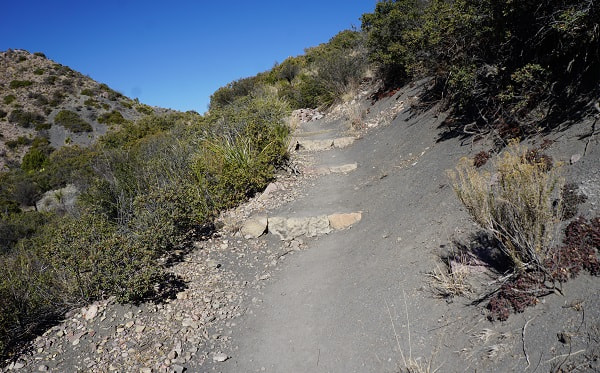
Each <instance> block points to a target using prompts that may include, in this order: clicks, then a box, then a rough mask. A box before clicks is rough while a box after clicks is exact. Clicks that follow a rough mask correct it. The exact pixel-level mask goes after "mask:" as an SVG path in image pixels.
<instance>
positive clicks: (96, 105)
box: [83, 98, 100, 109]
mask: <svg viewBox="0 0 600 373" xmlns="http://www.w3.org/2000/svg"><path fill="white" fill-rule="evenodd" d="M83 104H84V105H85V106H87V107H94V108H97V109H100V104H99V103H98V101H96V100H94V99H93V98H88V99H87V100H85V101H84V102H83Z"/></svg>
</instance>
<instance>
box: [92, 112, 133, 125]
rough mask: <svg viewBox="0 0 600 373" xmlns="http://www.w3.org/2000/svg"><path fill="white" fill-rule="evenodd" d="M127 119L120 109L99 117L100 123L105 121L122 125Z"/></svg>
mask: <svg viewBox="0 0 600 373" xmlns="http://www.w3.org/2000/svg"><path fill="white" fill-rule="evenodd" d="M126 122H127V120H126V119H125V118H123V114H121V112H120V111H118V110H113V111H111V112H110V113H104V114H102V115H100V116H99V117H98V123H104V124H106V125H109V126H110V125H120V124H124V123H126Z"/></svg>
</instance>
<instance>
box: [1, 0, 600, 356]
mask: <svg viewBox="0 0 600 373" xmlns="http://www.w3.org/2000/svg"><path fill="white" fill-rule="evenodd" d="M599 19H600V6H599V5H598V4H597V3H596V2H593V1H559V2H542V3H539V2H525V3H523V2H512V1H499V2H498V1H496V2H492V1H475V0H450V1H442V0H439V1H438V0H434V1H416V0H412V1H410V0H400V1H381V2H379V3H377V5H376V8H375V10H374V12H373V13H369V14H365V15H363V17H362V29H361V30H360V31H348V30H347V31H342V32H340V33H339V34H338V35H336V36H334V37H333V38H332V39H331V40H330V41H329V42H328V43H325V44H322V45H319V46H316V47H313V48H309V49H307V50H306V52H305V54H304V55H301V56H296V57H290V58H288V59H286V60H285V61H283V62H282V63H280V64H276V65H275V66H274V67H273V68H272V69H271V70H269V71H266V72H263V73H259V74H257V75H256V76H253V77H248V78H243V79H239V80H236V81H234V82H231V83H229V84H227V85H226V86H224V87H222V88H220V89H218V90H217V91H216V92H215V93H214V94H213V95H212V96H211V102H210V107H209V111H208V113H207V114H206V115H204V116H201V115H199V114H197V113H195V112H187V113H178V112H172V111H166V110H162V111H161V110H158V109H155V108H150V107H148V106H146V105H142V104H139V103H138V102H136V101H134V100H131V99H128V98H126V97H124V96H123V95H121V94H119V93H118V92H115V91H113V90H112V89H110V88H108V87H107V86H106V85H103V84H98V83H96V82H93V81H92V80H91V79H89V78H85V77H83V76H82V75H81V74H79V73H76V72H73V71H72V70H70V69H69V68H67V67H64V66H61V65H58V64H54V63H52V62H51V61H49V60H47V59H46V58H45V56H43V55H42V54H40V53H34V54H29V53H28V52H25V51H8V52H4V53H3V54H2V57H3V58H2V59H1V60H0V62H1V63H2V66H0V67H1V70H0V71H3V72H4V74H5V75H4V76H3V77H1V81H0V83H1V84H0V88H1V89H2V94H1V95H2V96H3V97H2V102H1V103H0V125H2V126H3V127H2V128H3V132H2V134H3V137H1V138H0V141H1V142H2V146H3V151H4V155H5V156H6V159H7V160H8V161H7V163H6V164H7V170H6V171H5V172H3V173H2V174H0V268H2V271H1V273H2V274H1V275H0V297H1V298H2V299H3V302H2V303H0V356H3V357H7V356H9V355H10V354H11V353H13V352H14V351H15V348H16V347H17V346H18V345H19V343H21V342H22V341H25V340H27V339H28V338H31V336H33V335H35V334H36V333H38V332H39V331H40V328H43V327H44V326H45V325H47V323H48V322H53V321H56V320H59V319H60V318H61V316H62V315H64V313H65V312H66V311H68V310H69V309H71V308H73V307H76V306H80V305H83V304H86V303H88V302H91V301H93V300H96V299H101V298H106V297H110V296H115V297H116V298H117V299H119V300H120V301H123V302H141V301H144V300H148V299H157V298H160V297H161V296H163V295H164V294H165V293H168V290H169V288H168V287H169V284H170V283H172V282H173V281H174V279H172V278H170V277H169V275H168V274H167V273H166V271H165V265H164V263H165V262H167V261H168V260H167V259H168V258H169V256H170V255H171V253H172V252H173V251H174V250H176V249H178V248H181V247H182V246H183V245H185V243H186V242H187V241H188V240H189V239H190V238H192V237H195V236H198V235H201V234H203V233H202V232H206V231H207V229H208V230H210V227H211V225H212V221H213V219H214V218H215V216H217V214H218V213H219V212H220V211H222V210H223V209H227V208H230V207H233V206H235V205H236V204H238V203H240V202H242V201H244V200H245V199H247V198H248V197H251V196H252V195H254V194H255V193H256V192H258V191H261V190H262V189H263V188H264V187H265V186H266V185H267V184H268V182H269V181H270V180H272V179H273V178H274V176H275V172H276V170H277V169H278V168H281V167H282V166H284V165H285V163H286V160H287V157H288V154H287V149H288V148H287V145H288V144H287V137H288V134H289V131H290V129H289V127H288V126H287V125H286V122H285V119H286V118H287V117H288V116H289V114H290V113H291V110H292V109H297V108H322V109H325V108H328V107H330V106H331V105H332V104H334V103H336V102H342V101H344V100H347V99H349V98H351V97H352V96H353V95H354V94H355V93H356V91H357V90H358V87H359V86H360V84H361V83H362V82H364V81H365V80H373V81H377V80H381V81H382V82H383V85H382V88H381V90H380V91H379V92H377V93H376V94H375V95H374V97H373V98H374V99H376V98H377V97H382V96H383V95H385V94H386V92H390V91H393V90H394V89H395V88H397V87H399V86H401V85H404V84H407V83H409V82H410V81H412V80H414V79H420V78H423V77H426V78H428V79H429V88H428V90H427V93H426V94H425V96H423V97H422V98H421V101H420V102H419V103H418V104H417V106H418V107H427V106H428V105H431V104H433V103H437V102H440V101H441V102H442V104H443V106H445V108H446V109H448V110H449V112H450V114H451V115H450V116H449V119H448V120H447V123H446V127H445V128H443V129H442V132H441V134H440V136H441V139H444V138H447V137H449V136H470V135H474V134H482V133H492V134H494V135H495V136H496V138H497V139H498V140H499V142H502V143H503V142H504V140H506V139H507V138H513V137H519V136H527V135H531V134H535V133H538V132H540V131H547V130H551V129H553V128H554V127H556V126H557V125H558V124H559V123H563V122H564V121H565V120H567V119H568V120H576V119H577V118H580V117H581V116H585V115H589V114H590V113H592V112H593V111H594V110H595V109H594V108H593V106H594V103H595V100H597V99H598V97H599V94H600V86H599V85H598V81H600V40H599V39H600V27H599V24H598V22H599V21H598V20H599ZM136 113H137V114H136ZM54 126H61V127H62V128H64V129H65V130H66V131H69V133H71V134H72V135H73V138H76V137H75V135H76V134H78V133H89V132H90V131H92V132H94V133H97V135H95V136H94V139H95V141H91V142H86V143H85V144H84V143H83V142H82V143H80V144H77V143H74V142H73V141H71V140H67V139H65V140H64V141H63V142H61V143H60V144H58V143H56V141H54V142H53V140H54V139H53V138H52V133H51V129H52V128H53V127H54ZM102 126H104V127H102ZM5 128H6V129H8V128H16V129H17V131H16V132H15V131H13V132H10V133H9V132H7V131H5ZM101 128H104V129H105V130H100V129H101ZM84 145H85V146H84ZM68 185H71V186H74V187H75V188H76V190H77V194H78V196H77V198H76V203H72V199H71V198H68V197H67V195H66V194H65V193H66V192H65V189H63V188H65V187H67V186H68ZM44 194H45V197H44V198H51V199H52V198H53V199H54V202H53V206H55V207H53V208H51V209H47V208H42V207H40V206H38V207H37V208H36V207H34V206H35V205H36V202H38V201H39V200H40V199H41V198H42V196H44Z"/></svg>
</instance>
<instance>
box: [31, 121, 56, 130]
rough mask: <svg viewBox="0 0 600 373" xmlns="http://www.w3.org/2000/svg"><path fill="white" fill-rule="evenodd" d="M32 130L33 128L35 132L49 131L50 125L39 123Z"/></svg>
mask: <svg viewBox="0 0 600 373" xmlns="http://www.w3.org/2000/svg"><path fill="white" fill-rule="evenodd" d="M34 128H35V130H36V131H43V130H49V129H50V128H52V123H40V124H36V125H35V127H34Z"/></svg>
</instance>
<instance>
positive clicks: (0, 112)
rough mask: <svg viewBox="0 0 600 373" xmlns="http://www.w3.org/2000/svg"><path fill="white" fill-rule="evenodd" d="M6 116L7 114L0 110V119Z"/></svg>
mask: <svg viewBox="0 0 600 373" xmlns="http://www.w3.org/2000/svg"><path fill="white" fill-rule="evenodd" d="M6 115H8V113H7V112H6V111H4V110H2V109H0V119H3V118H5V117H6Z"/></svg>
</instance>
